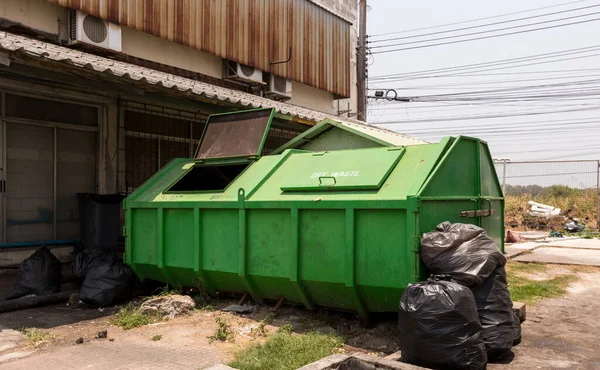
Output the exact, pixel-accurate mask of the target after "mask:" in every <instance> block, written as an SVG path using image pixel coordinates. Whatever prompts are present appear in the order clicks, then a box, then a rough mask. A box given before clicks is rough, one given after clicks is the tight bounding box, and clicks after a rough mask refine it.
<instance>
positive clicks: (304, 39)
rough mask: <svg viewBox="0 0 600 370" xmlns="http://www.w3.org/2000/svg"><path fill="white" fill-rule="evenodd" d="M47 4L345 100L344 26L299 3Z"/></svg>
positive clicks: (104, 0) (80, 0)
mask: <svg viewBox="0 0 600 370" xmlns="http://www.w3.org/2000/svg"><path fill="white" fill-rule="evenodd" d="M47 1H49V2H51V3H55V4H59V5H61V6H64V7H68V8H74V9H79V10H82V11H84V12H86V13H90V14H93V15H96V16H99V17H100V18H103V19H108V20H110V21H111V22H114V23H118V24H121V25H123V26H128V27H131V28H135V29H137V30H139V31H143V32H146V33H150V34H153V35H155V36H158V37H162V38H165V39H168V40H171V41H173V42H176V43H179V44H183V45H186V46H189V47H192V48H197V49H200V50H202V51H205V52H208V53H211V54H215V55H217V56H219V57H222V58H226V59H230V60H234V61H237V62H239V63H242V64H246V65H250V66H254V67H258V68H260V69H262V70H263V71H266V72H272V73H275V74H276V75H279V76H283V77H286V78H289V79H291V80H296V81H299V82H302V83H304V84H307V85H310V86H314V87H316V88H319V89H321V90H326V91H330V92H333V93H335V94H337V95H341V96H344V97H349V96H350V53H351V50H350V24H349V23H348V22H346V21H344V20H343V19H341V18H339V17H337V16H335V15H333V14H332V13H329V12H327V11H326V10H325V9H323V8H321V7H319V6H317V5H315V4H313V3H311V2H309V1H307V0H47ZM290 46H291V47H292V59H291V61H290V62H289V63H283V64H277V65H271V64H270V62H272V61H280V60H285V59H287V57H288V51H289V48H290Z"/></svg>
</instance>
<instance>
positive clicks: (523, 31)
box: [371, 18, 600, 55]
mask: <svg viewBox="0 0 600 370" xmlns="http://www.w3.org/2000/svg"><path fill="white" fill-rule="evenodd" d="M599 20H600V18H592V19H587V20H583V21H577V22H570V23H564V24H557V25H554V26H545V27H538V28H533V29H530V30H522V31H514V32H507V33H502V34H499V35H489V36H481V37H474V38H470V39H466V40H455V41H448V42H440V43H436V44H429V45H419V46H411V47H406V48H400V49H392V50H383V51H376V52H372V53H371V54H372V55H375V54H386V53H394V52H398V51H405V50H414V49H423V48H430V47H434V46H442V45H450V44H458V43H463V42H469V41H477V40H486V39H490V38H496V37H502V36H511V35H519V34H523V33H528V32H535V31H543V30H549V29H554V28H559V27H567V26H574V25H578V24H584V23H589V22H596V21H599ZM406 44H408V43H406Z"/></svg>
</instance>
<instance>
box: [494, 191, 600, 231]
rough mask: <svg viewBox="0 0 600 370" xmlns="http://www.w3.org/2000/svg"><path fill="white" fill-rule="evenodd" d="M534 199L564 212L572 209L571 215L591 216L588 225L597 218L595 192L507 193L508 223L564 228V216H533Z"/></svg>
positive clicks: (506, 212)
mask: <svg viewBox="0 0 600 370" xmlns="http://www.w3.org/2000/svg"><path fill="white" fill-rule="evenodd" d="M530 200H533V201H535V202H538V203H543V204H548V205H551V206H554V207H557V208H560V209H561V211H562V212H566V211H567V210H568V209H571V216H573V217H575V218H579V219H581V220H585V219H586V218H589V220H590V221H588V222H587V223H588V225H592V222H593V220H595V218H596V197H595V195H594V192H590V191H581V192H578V193H575V194H572V195H563V196H555V195H545V196H537V197H533V196H531V195H530V194H523V195H519V196H515V195H506V197H505V208H504V217H505V223H506V225H508V226H510V227H512V228H522V229H538V230H549V229H550V228H554V229H558V230H560V229H562V228H563V225H564V223H565V219H564V217H562V216H559V217H554V218H551V219H544V218H541V217H532V216H529V215H528V214H527V212H528V211H529V208H530V206H529V204H528V202H529V201H530ZM584 223H585V221H584Z"/></svg>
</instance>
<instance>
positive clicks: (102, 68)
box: [0, 32, 420, 143]
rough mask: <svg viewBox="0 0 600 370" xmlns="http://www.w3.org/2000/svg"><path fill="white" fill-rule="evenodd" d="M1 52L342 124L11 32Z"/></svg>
mask: <svg viewBox="0 0 600 370" xmlns="http://www.w3.org/2000/svg"><path fill="white" fill-rule="evenodd" d="M0 50H4V51H7V52H11V53H23V54H26V55H27V56H29V57H33V58H39V59H42V60H48V61H51V62H56V63H62V64H65V65H68V66H73V67H79V68H83V69H88V70H93V71H95V72H100V73H104V74H107V75H112V76H116V77H119V78H123V79H129V80H133V81H137V82H143V83H147V84H150V85H153V86H158V87H164V88H167V89H177V90H179V91H181V92H187V93H192V94H195V95H198V96H199V97H204V98H208V99H212V100H218V101H221V102H224V103H231V104H235V105H239V106H242V107H246V108H275V110H276V112H277V113H279V114H282V115H285V116H289V117H291V118H299V119H301V120H306V121H311V122H315V123H316V122H319V121H322V120H323V119H326V118H331V119H332V120H334V121H338V122H339V121H340V118H339V117H335V116H332V115H331V114H328V113H324V112H319V111H316V110H312V109H308V108H303V107H299V106H296V105H292V104H287V103H282V102H278V101H275V100H270V99H266V98H263V97H260V96H256V95H252V94H249V93H245V92H242V91H236V90H232V89H228V88H225V87H221V86H215V85H211V84H208V83H205V82H200V81H196V80H193V79H190V78H186V77H180V76H176V75H173V74H170V73H166V72H161V71H157V70H154V69H150V68H146V67H141V66H137V65H134V64H130V63H125V62H120V61H116V60H113V59H109V58H105V57H102V56H98V55H95V54H90V53H86V52H83V51H80V50H74V49H69V48H67V47H64V46H58V45H54V44H51V43H48V42H43V41H40V40H35V39H31V38H28V37H24V36H19V35H15V34H12V33H8V32H0ZM0 63H1V60H0ZM344 124H345V125H350V126H351V127H353V128H354V129H357V128H359V129H361V131H363V132H366V133H369V134H370V135H371V136H376V137H381V138H382V139H383V140H385V141H387V142H394V141H393V139H394V138H396V139H400V141H401V142H402V143H404V142H405V141H406V139H411V140H415V141H420V140H417V139H413V138H409V137H408V136H405V135H401V134H398V133H396V132H394V131H391V130H387V129H384V128H381V127H376V126H372V125H369V124H366V123H362V122H359V121H352V122H349V120H348V119H345V120H344Z"/></svg>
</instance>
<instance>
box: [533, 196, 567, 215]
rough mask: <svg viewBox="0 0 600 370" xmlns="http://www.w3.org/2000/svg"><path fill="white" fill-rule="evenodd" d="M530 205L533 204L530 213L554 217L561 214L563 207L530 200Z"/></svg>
mask: <svg viewBox="0 0 600 370" xmlns="http://www.w3.org/2000/svg"><path fill="white" fill-rule="evenodd" d="M528 203H529V205H530V206H531V208H530V210H529V212H528V213H529V215H531V216H537V217H552V216H558V215H560V212H561V209H560V208H556V207H553V206H549V205H547V204H542V203H537V202H534V201H532V200H530V201H529V202H528Z"/></svg>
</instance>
